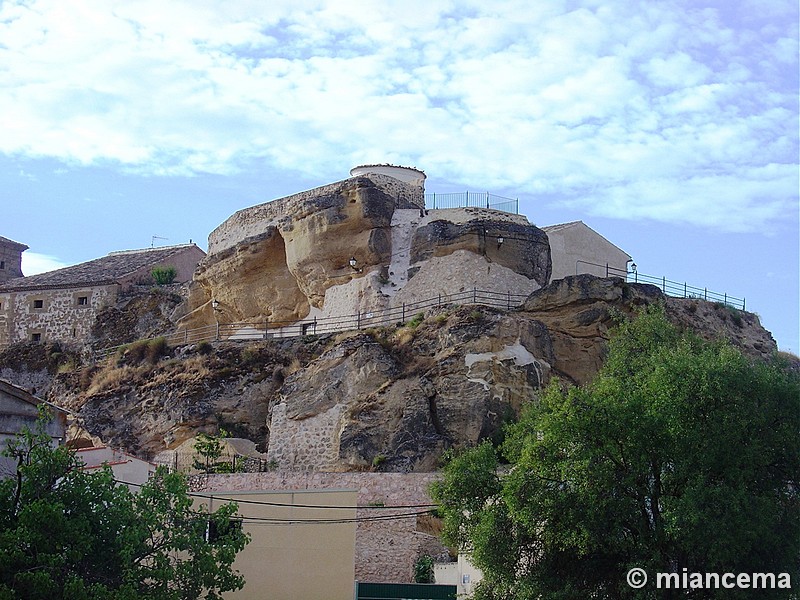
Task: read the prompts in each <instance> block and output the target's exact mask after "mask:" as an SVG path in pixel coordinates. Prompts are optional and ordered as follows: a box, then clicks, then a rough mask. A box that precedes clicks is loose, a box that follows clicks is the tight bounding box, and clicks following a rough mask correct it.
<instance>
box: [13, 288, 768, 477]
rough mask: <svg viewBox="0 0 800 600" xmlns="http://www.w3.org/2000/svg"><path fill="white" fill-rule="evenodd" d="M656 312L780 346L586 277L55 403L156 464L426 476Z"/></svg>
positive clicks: (698, 312)
mask: <svg viewBox="0 0 800 600" xmlns="http://www.w3.org/2000/svg"><path fill="white" fill-rule="evenodd" d="M652 302H664V303H665V305H666V309H667V314H668V316H669V317H670V319H672V320H673V321H674V322H676V323H678V324H680V325H681V326H683V327H688V328H691V329H692V330H695V331H697V332H698V333H700V334H701V335H704V336H706V337H725V338H728V339H730V340H731V342H732V343H734V344H736V345H737V346H739V347H740V348H742V350H743V351H744V352H746V353H747V354H749V355H751V356H754V357H760V358H764V357H767V356H769V355H770V354H771V353H773V352H774V351H775V349H776V348H775V343H774V341H773V340H772V338H771V336H770V334H769V333H768V332H766V331H765V330H764V329H763V328H762V327H761V326H760V324H759V323H758V319H757V317H756V316H755V315H752V314H748V313H742V312H739V311H734V310H731V309H729V308H726V307H724V306H721V305H717V304H712V303H708V302H704V301H702V300H695V299H673V298H665V297H664V296H663V295H662V294H661V292H660V291H659V290H658V289H657V288H655V287H653V286H648V285H640V284H626V283H624V282H622V281H621V280H618V279H598V278H595V277H592V276H588V275H582V276H578V277H568V278H565V279H563V280H559V281H557V282H554V283H553V284H551V285H549V286H547V287H545V288H543V289H541V290H538V291H536V292H534V293H533V294H531V296H530V297H529V298H528V300H527V302H526V303H525V304H524V305H523V306H522V307H521V308H520V309H519V310H511V311H501V310H497V309H491V308H488V307H482V306H443V307H440V308H437V309H432V310H431V311H429V312H428V313H426V314H425V315H424V317H423V316H417V317H414V318H413V319H412V320H411V321H409V322H407V323H405V324H403V325H401V326H397V327H391V328H376V329H370V330H366V331H353V332H349V333H343V334H338V335H326V336H306V337H302V338H295V339H286V340H281V339H275V340H270V341H266V342H264V341H262V342H257V343H256V342H253V343H247V342H220V343H217V344H215V345H213V346H212V345H210V344H202V345H199V346H186V347H182V348H177V349H173V350H170V351H169V352H168V353H167V355H166V356H163V357H160V355H159V354H158V353H152V354H150V355H147V354H144V355H143V356H145V357H148V356H149V358H145V359H142V358H139V359H134V358H133V354H132V353H131V352H128V353H127V354H123V355H122V356H121V357H116V358H114V359H112V360H110V361H109V362H108V363H107V364H105V365H96V366H87V367H74V366H73V367H72V368H71V369H63V370H62V372H61V373H60V374H57V375H56V376H55V384H54V385H53V386H52V387H51V388H50V391H49V392H48V395H47V399H49V400H51V401H54V402H56V403H58V404H61V405H63V406H66V407H67V408H70V409H71V410H73V411H74V412H75V413H76V415H78V417H79V420H80V422H81V423H82V425H83V426H84V427H85V428H86V430H88V432H90V433H91V434H92V435H95V436H98V437H100V438H101V439H103V441H105V442H107V443H110V444H112V445H115V446H121V447H123V448H125V449H127V450H129V451H132V452H137V453H142V454H145V455H152V454H155V453H157V452H159V451H161V450H163V449H165V448H175V447H177V446H179V445H180V444H181V443H183V442H185V441H186V440H187V439H189V438H191V437H192V436H194V435H195V434H196V433H197V432H198V431H208V432H215V431H217V429H218V428H220V427H223V428H225V429H226V430H227V431H228V432H230V433H231V434H232V435H234V436H235V437H242V438H247V439H250V440H252V441H253V442H255V443H256V444H257V446H258V449H259V450H260V451H264V452H266V453H267V454H268V456H269V458H270V459H271V460H274V461H276V462H277V463H278V464H279V465H280V466H281V467H283V468H287V469H299V470H320V471H324V470H327V471H354V470H355V471H359V470H386V471H428V470H432V469H435V468H436V467H437V465H438V461H439V458H440V456H441V454H442V452H443V451H444V450H445V449H446V448H449V447H454V446H456V447H457V446H464V445H471V444H474V443H476V442H477V441H478V440H480V439H483V438H487V437H495V436H498V435H500V431H501V425H502V424H503V423H504V422H505V421H507V420H509V419H513V418H514V417H515V416H516V414H517V413H518V411H519V409H520V407H521V406H522V404H523V403H525V402H527V401H530V400H531V399H533V398H535V397H536V395H537V393H538V392H539V390H540V389H541V387H542V386H543V385H545V384H546V383H547V382H548V381H549V379H550V378H551V377H553V376H554V375H555V376H558V377H559V378H561V379H562V380H565V381H568V382H574V383H584V382H586V381H589V380H590V379H591V378H592V376H593V375H594V374H595V373H596V371H597V369H598V368H599V367H600V365H601V364H602V361H603V358H604V356H605V349H606V340H607V339H608V337H609V329H610V328H611V327H612V326H613V323H614V318H615V317H616V316H617V315H618V313H622V314H626V313H631V312H632V311H634V310H636V308H637V307H638V306H642V305H645V304H649V303H652ZM2 367H3V356H2V355H0V368H2ZM24 370H25V368H24V366H23V365H18V367H17V372H18V373H21V374H22V373H23V372H24ZM8 371H9V369H6V370H5V371H4V373H5V372H8ZM20 376H21V375H20Z"/></svg>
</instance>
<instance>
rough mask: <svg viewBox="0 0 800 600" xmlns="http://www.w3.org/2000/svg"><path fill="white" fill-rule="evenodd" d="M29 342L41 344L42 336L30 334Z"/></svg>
mask: <svg viewBox="0 0 800 600" xmlns="http://www.w3.org/2000/svg"><path fill="white" fill-rule="evenodd" d="M31 341H32V342H41V341H42V334H41V333H32V334H31Z"/></svg>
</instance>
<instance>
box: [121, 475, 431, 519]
mask: <svg viewBox="0 0 800 600" xmlns="http://www.w3.org/2000/svg"><path fill="white" fill-rule="evenodd" d="M114 481H115V482H117V483H121V484H123V485H132V486H134V487H142V486H143V485H144V484H142V483H132V482H128V481H122V480H120V479H114ZM271 491H277V492H279V493H281V492H282V491H281V490H271ZM295 491H297V490H285V492H283V493H287V494H291V493H293V492H295ZM220 494H221V495H219V496H218V495H215V494H201V493H198V492H187V495H188V496H191V497H192V498H203V499H206V500H221V501H225V502H235V503H237V504H254V505H258V506H277V507H286V508H310V509H323V510H331V509H338V510H401V509H411V508H427V509H434V508H437V507H438V506H439V505H438V504H397V505H391V506H387V505H381V504H367V505H362V506H342V505H336V506H334V505H327V504H291V503H288V502H268V501H266V500H241V499H236V500H234V499H232V498H224V497H222V495H231V496H232V495H235V494H236V492H235V491H232V492H220ZM428 512H430V511H424V513H423V514H426V513H428ZM389 516H391V515H389ZM363 518H365V519H366V518H369V517H363Z"/></svg>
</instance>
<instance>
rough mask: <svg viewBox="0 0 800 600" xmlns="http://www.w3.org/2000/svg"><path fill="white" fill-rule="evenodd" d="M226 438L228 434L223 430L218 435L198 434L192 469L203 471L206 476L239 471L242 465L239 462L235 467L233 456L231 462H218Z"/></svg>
mask: <svg viewBox="0 0 800 600" xmlns="http://www.w3.org/2000/svg"><path fill="white" fill-rule="evenodd" d="M228 437H229V436H228V432H227V431H225V430H224V429H220V430H219V434H218V435H210V434H208V433H205V432H201V433H199V434H198V435H197V438H196V439H195V442H194V451H195V454H196V455H197V456H196V457H195V459H194V461H193V463H192V467H194V468H195V469H197V470H198V471H203V472H204V473H205V474H206V475H208V474H209V473H233V472H235V471H237V470H241V469H242V468H243V467H244V463H243V462H242V461H239V464H238V465H237V464H236V456H235V455H234V456H233V457H231V460H220V459H221V458H222V454H223V453H224V451H225V445H224V440H225V439H226V438H228Z"/></svg>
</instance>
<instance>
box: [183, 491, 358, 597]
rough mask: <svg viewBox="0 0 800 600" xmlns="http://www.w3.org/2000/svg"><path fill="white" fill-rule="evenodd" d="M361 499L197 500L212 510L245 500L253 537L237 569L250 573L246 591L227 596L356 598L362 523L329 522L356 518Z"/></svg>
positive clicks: (276, 495)
mask: <svg viewBox="0 0 800 600" xmlns="http://www.w3.org/2000/svg"><path fill="white" fill-rule="evenodd" d="M208 495H209V496H211V495H212V494H210V493H209V494H208ZM357 497H358V493H357V492H356V491H355V490H296V491H267V490H259V491H215V492H214V493H213V498H210V499H207V500H205V499H200V498H195V503H196V504H198V505H205V506H207V507H209V508H210V510H216V509H217V508H219V506H220V505H222V504H225V503H226V502H228V501H234V502H239V515H241V516H242V517H243V525H242V527H243V530H244V531H245V532H246V533H248V534H250V536H251V540H250V543H249V544H248V545H247V546H245V548H244V550H243V551H242V552H240V553H239V555H238V556H237V557H236V561H235V562H234V565H233V566H234V568H235V569H236V570H238V571H239V572H240V573H241V574H242V575H244V578H245V581H246V584H245V587H244V588H243V589H241V590H239V591H238V592H232V593H228V594H225V598H227V599H230V600H251V599H252V600H257V599H258V600H260V599H261V598H270V600H296V599H298V598H302V599H303V600H351V599H352V597H353V582H354V565H355V539H356V524H355V523H354V522H352V521H351V522H346V523H331V522H326V521H332V520H341V519H348V520H352V519H354V518H355V516H356V510H355V508H352V507H355V506H356V502H357ZM267 503H268V504H267ZM309 506H319V507H342V508H307V507H309Z"/></svg>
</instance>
